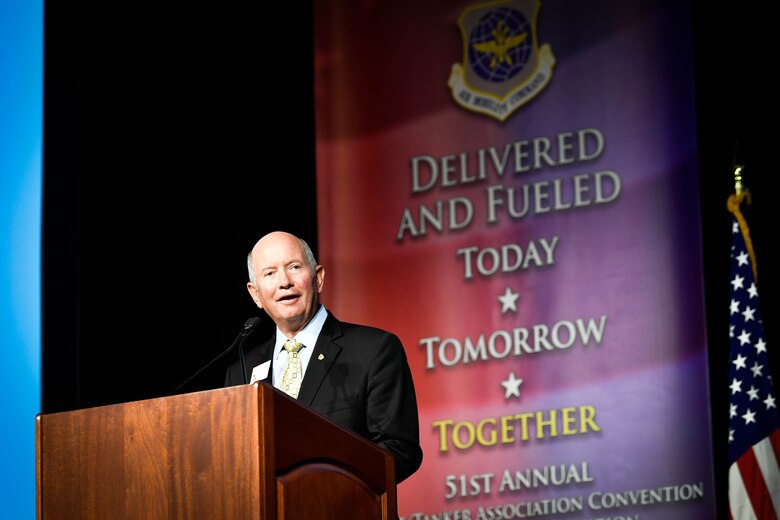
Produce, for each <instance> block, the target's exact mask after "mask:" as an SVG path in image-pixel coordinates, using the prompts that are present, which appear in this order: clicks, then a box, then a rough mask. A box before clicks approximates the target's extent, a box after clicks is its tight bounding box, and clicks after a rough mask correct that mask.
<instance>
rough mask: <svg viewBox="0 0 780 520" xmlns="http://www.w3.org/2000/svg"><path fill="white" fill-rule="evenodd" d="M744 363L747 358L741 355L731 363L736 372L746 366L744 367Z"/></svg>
mask: <svg viewBox="0 0 780 520" xmlns="http://www.w3.org/2000/svg"><path fill="white" fill-rule="evenodd" d="M745 361H747V358H746V357H745V356H743V355H742V354H737V359H735V360H734V361H732V362H731V363H732V364H733V365H734V366H735V367H737V368H736V370H739V369H740V368H745V367H746V366H747V365H745Z"/></svg>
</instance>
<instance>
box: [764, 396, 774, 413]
mask: <svg viewBox="0 0 780 520" xmlns="http://www.w3.org/2000/svg"><path fill="white" fill-rule="evenodd" d="M764 404H765V405H766V409H767V410H769V409H770V408H777V406H776V405H775V398H774V397H772V396H771V395H770V396H769V397H767V398H766V399H764Z"/></svg>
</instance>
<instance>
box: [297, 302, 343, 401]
mask: <svg viewBox="0 0 780 520" xmlns="http://www.w3.org/2000/svg"><path fill="white" fill-rule="evenodd" d="M339 336H341V322H339V321H338V320H337V319H336V318H334V317H333V315H332V314H328V317H327V319H326V320H325V323H324V324H323V325H322V330H321V331H320V335H319V337H318V338H317V344H316V345H315V346H314V352H312V355H311V359H310V360H309V366H308V367H306V374H305V375H304V376H303V383H302V384H301V390H300V392H299V393H298V401H299V402H300V403H303V404H306V405H311V404H312V402H313V401H314V397H315V396H316V395H317V391H318V390H319V388H320V386H321V385H322V382H323V380H324V379H325V376H326V375H327V374H328V371H329V370H330V368H331V367H332V366H333V362H334V361H336V357H338V355H339V353H340V352H341V347H339V346H338V345H336V343H335V340H336V338H338V337H339Z"/></svg>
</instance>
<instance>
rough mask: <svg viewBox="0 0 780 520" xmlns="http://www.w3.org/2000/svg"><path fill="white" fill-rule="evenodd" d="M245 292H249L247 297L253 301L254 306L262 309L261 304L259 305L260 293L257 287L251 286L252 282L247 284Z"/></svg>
mask: <svg viewBox="0 0 780 520" xmlns="http://www.w3.org/2000/svg"><path fill="white" fill-rule="evenodd" d="M246 290H247V291H249V296H251V297H252V300H254V302H255V305H257V307H258V308H259V309H262V308H263V304H262V303H260V293H259V291H258V290H257V287H255V284H253V283H252V282H247V284H246Z"/></svg>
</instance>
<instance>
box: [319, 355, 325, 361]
mask: <svg viewBox="0 0 780 520" xmlns="http://www.w3.org/2000/svg"><path fill="white" fill-rule="evenodd" d="M317 359H319V360H320V361H322V360H323V359H325V356H323V355H322V354H320V355H319V356H318V357H317Z"/></svg>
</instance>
